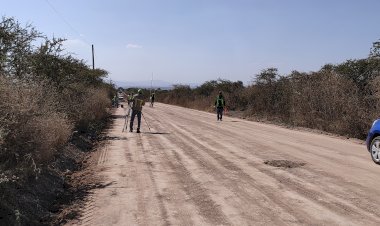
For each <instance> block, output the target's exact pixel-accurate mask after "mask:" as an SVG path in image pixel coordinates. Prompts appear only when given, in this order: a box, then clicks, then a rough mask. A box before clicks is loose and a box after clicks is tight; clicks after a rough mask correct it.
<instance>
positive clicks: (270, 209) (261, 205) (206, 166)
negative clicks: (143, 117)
mask: <svg viewBox="0 0 380 226" xmlns="http://www.w3.org/2000/svg"><path fill="white" fill-rule="evenodd" d="M159 117H161V116H159ZM171 127H173V125H172V124H171ZM172 131H176V132H179V131H178V130H177V129H176V128H175V129H174V130H172ZM188 138H189V137H186V136H180V135H179V133H177V134H176V136H175V137H172V139H171V140H176V143H175V144H173V143H172V142H171V140H168V139H166V140H163V139H164V138H162V139H161V141H163V142H164V143H165V145H166V146H167V147H171V148H175V149H176V150H178V149H181V150H187V151H183V154H184V155H186V156H188V157H189V158H191V159H193V160H194V161H195V162H197V164H198V165H199V166H200V167H201V168H202V170H204V171H205V172H206V173H207V174H209V175H211V176H213V177H214V178H215V180H216V181H218V182H219V183H221V185H222V186H224V187H226V189H228V190H231V191H232V193H233V194H234V195H236V197H237V198H238V199H239V203H240V206H239V207H238V208H240V209H242V210H249V211H247V212H249V213H250V215H247V213H245V214H243V215H246V217H248V219H247V220H248V222H257V221H260V220H261V221H264V222H266V221H267V222H272V223H275V224H277V225H278V224H284V223H285V222H287V223H289V222H293V223H295V222H298V223H303V224H308V225H310V224H311V223H312V222H313V221H312V219H311V217H309V216H302V217H301V214H300V213H295V212H294V211H292V210H291V209H289V208H288V209H287V210H288V211H287V212H288V214H285V213H284V206H285V205H281V204H279V203H274V202H273V200H275V199H273V197H272V198H271V197H268V196H267V195H265V194H262V191H260V189H259V188H258V187H257V186H251V187H249V188H246V187H244V186H242V185H241V184H243V183H242V182H241V180H240V177H238V176H239V175H236V172H237V171H239V170H238V169H239V168H238V167H236V166H234V165H231V164H225V162H224V163H220V162H221V159H222V158H220V157H218V158H216V159H215V158H213V160H216V162H218V163H219V164H220V165H222V167H225V168H226V169H227V171H226V170H224V171H223V170H221V169H220V167H217V166H216V165H215V164H214V163H213V162H212V161H206V160H207V159H208V158H207V157H205V155H204V154H202V153H200V151H199V149H196V148H194V146H195V145H196V141H194V140H192V138H190V139H191V141H187V139H188ZM177 144H178V145H180V146H179V148H178V147H176V145H177ZM200 150H204V148H203V149H200ZM244 183H245V182H244ZM252 188H254V189H255V193H257V194H256V195H251V194H250V192H249V190H251V189H252ZM247 189H248V190H247ZM258 194H262V195H258ZM263 195H264V196H263ZM270 203H271V204H270ZM273 204H275V205H273ZM242 205H243V206H242ZM278 208H280V209H278ZM292 212H294V213H293V214H292ZM257 213H259V215H257ZM254 215H257V216H256V217H254V218H252V216H254ZM279 215H282V218H283V219H285V220H281V219H279V218H278V216H279ZM259 217H260V218H261V219H260V218H259Z"/></svg>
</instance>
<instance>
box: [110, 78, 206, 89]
mask: <svg viewBox="0 0 380 226" xmlns="http://www.w3.org/2000/svg"><path fill="white" fill-rule="evenodd" d="M112 82H113V83H115V85H116V86H117V87H122V88H150V87H151V84H152V88H153V89H158V88H160V89H168V90H170V89H173V85H174V84H172V83H170V82H166V81H162V80H153V81H152V83H151V81H112ZM181 84H182V85H189V86H190V87H191V88H195V87H197V86H199V84H198V83H181Z"/></svg>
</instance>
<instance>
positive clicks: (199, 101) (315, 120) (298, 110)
mask: <svg viewBox="0 0 380 226" xmlns="http://www.w3.org/2000/svg"><path fill="white" fill-rule="evenodd" d="M379 56H380V54H379V45H378V43H374V47H373V48H372V50H371V53H370V56H369V57H368V58H367V59H359V60H347V61H346V62H344V63H341V64H338V65H331V64H328V65H325V66H323V67H322V68H321V69H320V70H319V71H317V72H309V73H305V72H298V71H293V72H292V73H290V74H289V75H285V76H281V75H279V74H278V71H277V69H276V68H268V69H265V70H262V71H261V73H259V74H257V75H256V76H255V79H254V81H252V84H251V85H249V86H247V87H244V86H243V83H242V82H240V81H237V82H231V81H228V80H221V79H219V80H213V81H208V82H205V83H204V84H202V85H201V86H199V87H197V88H195V89H191V88H190V87H189V86H186V85H176V86H175V87H174V89H173V90H170V91H161V92H159V93H158V95H157V98H158V99H159V101H162V102H164V103H170V104H176V105H181V106H184V107H190V108H196V109H200V110H206V111H211V110H212V109H213V108H212V107H211V106H212V105H213V103H214V101H215V97H216V95H217V92H218V91H219V90H222V91H223V92H224V95H225V96H226V99H227V101H226V102H227V106H228V108H229V110H237V111H243V112H244V115H245V116H248V117H249V116H255V117H261V118H265V119H269V120H276V121H280V122H282V123H286V124H289V125H292V126H303V127H309V128H314V129H320V130H324V131H328V132H332V133H336V134H340V135H348V136H352V137H357V138H362V139H363V138H365V136H366V133H367V132H368V129H369V128H370V125H371V123H372V122H373V120H375V119H377V118H378V117H379V114H380V109H379V106H380V105H379V104H380V88H379V87H380V59H379Z"/></svg>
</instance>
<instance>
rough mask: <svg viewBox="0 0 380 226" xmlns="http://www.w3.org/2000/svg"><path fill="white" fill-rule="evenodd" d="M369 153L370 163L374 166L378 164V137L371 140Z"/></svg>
mask: <svg viewBox="0 0 380 226" xmlns="http://www.w3.org/2000/svg"><path fill="white" fill-rule="evenodd" d="M369 152H370V154H371V158H372V161H373V162H374V163H376V164H380V136H376V137H375V138H373V139H372V141H371V146H370V150H369Z"/></svg>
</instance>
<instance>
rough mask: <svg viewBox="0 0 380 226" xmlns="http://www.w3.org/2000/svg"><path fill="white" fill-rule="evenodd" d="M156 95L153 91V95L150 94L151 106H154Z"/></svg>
mask: <svg viewBox="0 0 380 226" xmlns="http://www.w3.org/2000/svg"><path fill="white" fill-rule="evenodd" d="M154 96H155V94H154V93H152V95H151V96H150V106H151V107H153V104H154Z"/></svg>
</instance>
